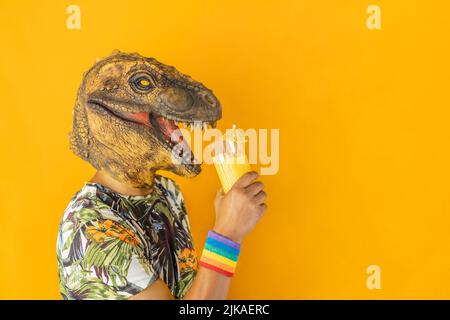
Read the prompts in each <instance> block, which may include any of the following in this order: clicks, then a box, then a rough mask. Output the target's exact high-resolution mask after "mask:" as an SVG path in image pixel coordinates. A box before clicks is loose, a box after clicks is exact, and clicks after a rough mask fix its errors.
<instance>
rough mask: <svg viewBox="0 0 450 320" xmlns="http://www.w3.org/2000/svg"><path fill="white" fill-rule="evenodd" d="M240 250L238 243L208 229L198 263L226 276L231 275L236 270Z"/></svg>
mask: <svg viewBox="0 0 450 320" xmlns="http://www.w3.org/2000/svg"><path fill="white" fill-rule="evenodd" d="M240 250H241V245H240V244H239V243H236V242H234V241H232V240H230V239H228V238H226V237H224V236H222V235H220V234H218V233H216V232H214V231H209V232H208V238H207V239H206V243H205V248H204V249H203V253H202V256H201V258H200V262H199V264H200V265H201V266H203V267H205V268H208V269H211V270H214V271H216V272H219V273H221V274H223V275H225V276H227V277H232V276H233V275H234V272H235V270H236V263H237V259H238V256H239V252H240Z"/></svg>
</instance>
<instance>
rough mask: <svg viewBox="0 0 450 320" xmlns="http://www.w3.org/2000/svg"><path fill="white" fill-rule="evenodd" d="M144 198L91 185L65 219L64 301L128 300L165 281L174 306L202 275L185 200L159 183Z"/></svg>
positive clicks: (60, 247)
mask: <svg viewBox="0 0 450 320" xmlns="http://www.w3.org/2000/svg"><path fill="white" fill-rule="evenodd" d="M154 187H155V188H154V190H153V192H152V193H151V194H149V195H146V196H125V195H121V194H118V193H115V192H113V191H112V190H110V189H108V188H107V187H105V186H103V185H100V184H97V183H92V182H86V183H85V185H84V187H83V188H82V189H81V190H80V191H78V192H77V193H76V194H75V195H74V197H73V198H72V199H71V201H70V203H69V205H68V207H67V209H66V210H65V212H64V215H63V218H62V221H61V225H60V229H59V233H58V241H57V257H58V270H59V281H60V282H59V286H60V292H61V295H62V297H63V298H64V299H127V298H128V297H130V296H132V295H135V294H137V293H139V292H140V291H142V290H143V289H145V288H146V287H147V286H149V285H150V284H152V283H153V282H154V281H156V280H157V279H158V278H161V279H162V280H163V281H164V282H165V283H166V284H167V286H168V287H169V289H170V291H171V292H172V294H173V296H174V297H175V298H176V299H180V298H182V297H183V296H184V295H185V294H186V292H187V290H188V289H189V288H190V286H191V283H192V281H193V279H194V278H195V275H196V271H197V267H198V264H197V255H196V253H195V250H194V247H193V243H192V238H191V233H190V227H189V220H188V216H187V215H186V209H185V206H184V200H183V196H182V194H181V192H180V190H179V188H178V186H177V185H176V184H175V182H174V181H173V180H171V179H169V178H166V177H163V176H160V175H157V176H156V177H155V183H154Z"/></svg>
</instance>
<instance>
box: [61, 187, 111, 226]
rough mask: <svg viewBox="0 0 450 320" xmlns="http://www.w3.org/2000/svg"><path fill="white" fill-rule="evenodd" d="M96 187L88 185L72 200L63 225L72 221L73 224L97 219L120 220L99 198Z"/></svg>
mask: <svg viewBox="0 0 450 320" xmlns="http://www.w3.org/2000/svg"><path fill="white" fill-rule="evenodd" d="M96 191H97V189H96V187H95V186H94V185H91V184H88V183H86V184H85V185H84V186H83V188H81V189H80V190H79V191H78V192H77V193H75V195H74V196H73V197H72V199H71V200H70V202H69V204H68V205H67V207H66V209H65V210H64V214H63V217H62V221H61V223H62V224H63V223H65V222H66V221H68V220H70V221H72V222H75V221H79V222H87V221H89V220H97V219H112V220H118V219H120V218H119V217H118V216H117V215H116V214H114V212H113V211H112V210H111V208H110V207H109V206H108V205H106V204H105V203H104V202H103V201H102V200H101V199H100V198H99V197H98V196H97V192H96Z"/></svg>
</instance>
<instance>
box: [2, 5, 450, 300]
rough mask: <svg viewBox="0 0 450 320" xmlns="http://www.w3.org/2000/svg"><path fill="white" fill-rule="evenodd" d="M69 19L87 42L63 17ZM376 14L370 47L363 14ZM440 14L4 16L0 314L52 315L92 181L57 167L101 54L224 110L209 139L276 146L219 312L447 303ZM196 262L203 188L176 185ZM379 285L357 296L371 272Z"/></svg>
mask: <svg viewBox="0 0 450 320" xmlns="http://www.w3.org/2000/svg"><path fill="white" fill-rule="evenodd" d="M71 4H76V5H78V6H79V7H80V8H81V30H69V29H67V27H66V19H67V17H68V14H67V13H66V8H67V7H68V6H69V5H71ZM370 4H377V5H378V6H380V8H381V14H382V15H381V18H382V29H381V30H368V29H367V27H366V18H367V14H366V9H367V7H368V6H369V5H370ZM449 10H450V2H449V1H445V0H442V1H438V0H431V1H426V2H423V1H400V0H398V1H387V0H377V1H374V2H371V1H362V0H349V1H324V0H314V1H312V0H311V1H306V0H304V1H236V0H228V1H136V0H129V1H126V2H123V1H103V0H102V1H100V0H96V1H87V0H74V2H72V1H1V3H0V39H1V40H0V43H1V44H0V46H1V47H0V48H1V59H0V91H1V99H0V105H1V114H0V137H1V140H0V150H1V157H0V168H1V174H0V179H1V183H0V196H1V198H0V226H1V240H0V298H3V299H7V298H8V299H11V298H24V299H34V298H39V299H58V298H59V293H58V279H57V267H56V255H55V247H56V234H57V230H58V226H59V220H60V218H61V216H62V213H63V211H64V209H65V207H66V205H67V204H68V202H69V200H70V198H71V197H72V195H73V194H74V193H75V192H76V191H77V190H78V189H80V188H81V186H82V185H83V183H84V181H87V180H88V179H90V177H91V176H92V174H93V172H94V170H93V169H92V168H91V167H90V166H89V165H88V164H87V163H84V162H83V161H82V160H80V159H78V158H77V157H76V156H74V155H73V154H72V153H71V152H70V151H69V149H68V132H69V131H70V128H71V122H72V107H73V104H74V101H75V96H76V91H77V88H78V85H79V83H80V81H81V78H82V73H83V72H84V71H85V70H87V69H88V68H89V67H90V66H91V65H92V64H93V63H94V61H95V59H96V58H97V57H103V56H106V55H108V54H109V53H110V52H111V51H112V50H113V49H119V50H122V51H137V52H140V53H141V54H143V55H146V56H152V57H155V58H157V59H158V60H160V61H162V62H164V63H167V64H171V65H174V66H176V67H177V68H178V69H179V70H181V71H182V72H185V73H187V74H190V75H191V76H192V77H193V78H194V79H198V80H200V81H202V82H204V83H205V84H206V85H207V86H208V87H210V88H212V89H213V90H214V92H215V93H216V94H217V96H218V97H219V98H220V100H221V102H222V105H223V108H224V112H223V120H222V121H221V122H220V123H219V128H220V129H225V128H228V127H230V126H231V124H233V123H236V124H237V125H238V126H240V127H243V128H249V127H254V128H278V129H280V170H279V172H278V174H277V175H274V176H266V177H263V181H264V182H265V184H266V186H267V193H268V197H269V198H268V202H267V203H268V206H269V210H268V212H267V214H266V216H265V217H264V218H263V219H262V221H261V222H260V224H259V225H258V226H257V228H256V230H255V231H254V232H253V233H252V234H251V235H250V236H249V237H248V238H247V239H246V240H245V242H244V244H243V251H242V255H241V258H240V261H239V266H238V272H237V274H236V276H235V279H234V281H233V284H232V289H231V293H230V298H242V299H249V298H255V299H257V298H267V299H278V298H283V299H301V298H305V299H314V298H324V299H329V298H344V299H360V298H373V299H390V298H438V299H439V298H450V286H449V282H450V272H449V270H450V258H449V249H450V235H449V230H450V200H449V192H450V186H449V178H450V167H449V163H450V152H449V137H450V126H449V118H450V110H449V107H450V101H449V100H450V99H449V98H450V94H449V92H450V88H449V74H450V59H449V56H450V42H449V34H450V24H449V23H448V12H449ZM175 179H176V181H177V182H178V183H179V184H180V185H181V187H182V190H183V192H184V197H185V199H186V203H187V208H188V212H189V216H190V220H191V226H192V229H193V237H194V242H195V244H196V246H197V248H198V250H199V251H200V250H201V248H202V245H203V241H204V239H205V235H206V232H207V230H208V229H209V228H210V227H211V226H212V224H213V217H214V212H213V206H212V201H213V198H214V194H215V190H216V188H217V187H218V185H219V182H218V179H217V176H216V173H215V170H214V168H213V167H212V166H205V167H204V168H203V173H202V174H201V175H200V176H199V177H197V178H195V179H192V180H187V179H183V178H179V177H176V178H175ZM372 264H375V265H378V266H379V267H380V268H381V289H380V290H368V288H367V287H366V279H367V274H366V268H367V267H368V266H369V265H372Z"/></svg>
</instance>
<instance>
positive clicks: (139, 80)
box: [129, 73, 155, 93]
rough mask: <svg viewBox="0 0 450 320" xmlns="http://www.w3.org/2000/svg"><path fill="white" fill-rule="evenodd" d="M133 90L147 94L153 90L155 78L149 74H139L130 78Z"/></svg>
mask: <svg viewBox="0 0 450 320" xmlns="http://www.w3.org/2000/svg"><path fill="white" fill-rule="evenodd" d="M129 82H130V86H131V88H132V89H133V90H134V91H136V92H140V93H145V92H148V91H150V90H152V89H153V88H154V87H155V85H154V81H153V78H152V77H151V76H150V75H149V74H147V73H137V74H135V75H133V76H132V77H131V78H130V81H129Z"/></svg>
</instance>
